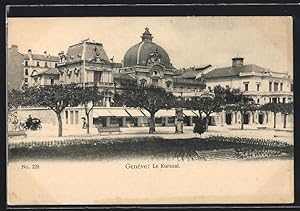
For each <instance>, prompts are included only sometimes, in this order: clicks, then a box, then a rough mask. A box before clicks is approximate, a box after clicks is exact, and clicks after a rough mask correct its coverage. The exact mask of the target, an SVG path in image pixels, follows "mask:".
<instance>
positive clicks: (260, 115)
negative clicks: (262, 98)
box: [258, 113, 265, 125]
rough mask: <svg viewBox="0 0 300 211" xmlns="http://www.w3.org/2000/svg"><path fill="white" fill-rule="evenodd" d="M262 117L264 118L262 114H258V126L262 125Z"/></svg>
mask: <svg viewBox="0 0 300 211" xmlns="http://www.w3.org/2000/svg"><path fill="white" fill-rule="evenodd" d="M264 117H265V115H264V114H262V113H260V114H258V123H259V124H261V125H262V124H263V123H264Z"/></svg>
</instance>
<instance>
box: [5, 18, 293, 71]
mask: <svg viewBox="0 0 300 211" xmlns="http://www.w3.org/2000/svg"><path fill="white" fill-rule="evenodd" d="M292 25H293V24H292V18H290V17H278V16H277V17H270V16H269V17H263V16H261V17H220V16H218V17H216V16H215V17H210V16H202V17H199V16H198V17H194V16H193V17H80V18H79V17H78V18H9V19H8V32H7V33H8V39H7V42H8V47H10V46H11V45H12V44H16V45H18V47H19V52H21V53H26V52H27V50H28V49H31V50H32V51H33V53H37V54H43V52H44V51H47V52H48V53H50V54H51V55H57V54H58V53H59V52H61V51H65V52H66V51H67V49H68V46H70V45H73V44H76V43H78V42H80V41H81V40H84V39H86V38H90V39H91V40H95V41H97V42H100V43H102V44H103V46H104V49H105V51H106V53H107V54H108V57H109V58H111V57H113V56H114V61H115V62H121V60H122V59H123V57H124V55H125V53H126V51H127V50H128V49H129V48H130V47H131V46H133V45H135V44H137V43H139V42H140V41H141V37H140V36H141V35H142V33H143V32H144V29H145V27H148V28H149V29H150V32H151V33H152V36H153V37H154V38H153V42H155V43H156V44H158V45H160V46H161V47H163V48H164V49H165V50H166V51H167V53H168V54H169V57H170V59H171V63H172V64H173V65H174V66H175V67H176V68H182V67H191V66H194V65H195V66H199V65H205V64H211V65H213V66H214V67H225V66H230V65H231V58H232V57H235V56H240V57H244V58H245V59H244V63H245V64H256V65H259V66H261V67H264V68H268V69H270V70H273V71H276V72H288V73H289V74H291V75H292V72H293V37H292V36H293V34H292V32H293V30H292Z"/></svg>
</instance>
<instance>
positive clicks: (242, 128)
mask: <svg viewBox="0 0 300 211" xmlns="http://www.w3.org/2000/svg"><path fill="white" fill-rule="evenodd" d="M241 130H244V113H243V112H241Z"/></svg>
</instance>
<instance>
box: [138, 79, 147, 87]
mask: <svg viewBox="0 0 300 211" xmlns="http://www.w3.org/2000/svg"><path fill="white" fill-rule="evenodd" d="M146 82H147V80H146V79H144V78H143V79H141V80H140V84H141V86H145V85H146Z"/></svg>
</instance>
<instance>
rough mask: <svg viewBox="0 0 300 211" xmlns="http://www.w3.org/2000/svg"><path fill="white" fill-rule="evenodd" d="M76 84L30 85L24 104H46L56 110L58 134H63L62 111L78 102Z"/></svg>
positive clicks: (25, 94)
mask: <svg viewBox="0 0 300 211" xmlns="http://www.w3.org/2000/svg"><path fill="white" fill-rule="evenodd" d="M76 93H77V88H76V85H75V84H70V85H51V86H39V87H29V88H26V89H25V90H24V93H23V101H22V104H23V105H30V106H46V107H49V108H50V109H51V110H52V111H54V112H55V114H56V116H57V120H58V136H59V137H61V136H62V118H61V113H62V111H63V110H64V109H65V108H66V107H67V106H73V105H76V104H77V103H78V99H77V96H76Z"/></svg>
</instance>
